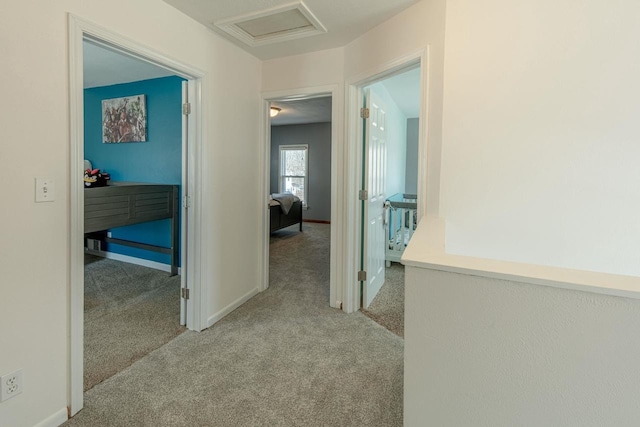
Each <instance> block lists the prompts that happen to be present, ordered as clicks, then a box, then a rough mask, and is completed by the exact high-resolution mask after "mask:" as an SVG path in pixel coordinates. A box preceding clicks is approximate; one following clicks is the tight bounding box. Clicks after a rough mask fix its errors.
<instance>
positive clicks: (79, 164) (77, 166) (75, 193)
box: [67, 14, 208, 416]
mask: <svg viewBox="0 0 640 427" xmlns="http://www.w3.org/2000/svg"><path fill="white" fill-rule="evenodd" d="M68 30H69V160H70V168H69V201H70V204H69V210H70V224H69V230H70V232H69V260H70V261H69V281H70V283H69V370H68V375H69V376H68V396H67V400H68V406H69V411H70V415H71V416H73V415H75V414H76V413H77V412H78V411H80V410H81V409H82V407H83V405H84V387H83V374H84V362H83V357H84V244H83V236H84V192H83V191H84V186H83V185H82V180H81V179H80V177H81V176H82V172H83V160H84V92H83V91H84V87H83V80H84V76H83V73H84V71H83V50H82V46H83V41H84V40H85V39H86V40H91V41H92V42H94V43H97V44H100V45H102V46H104V47H107V48H109V49H111V50H114V51H117V52H120V53H123V54H125V55H129V56H133V57H135V58H137V59H140V60H143V61H146V62H148V63H151V64H153V65H156V66H158V67H161V68H164V69H166V70H169V71H171V72H172V73H174V74H175V75H178V76H180V77H183V78H185V79H186V80H188V82H189V100H190V103H191V114H190V115H189V117H188V119H187V123H188V138H187V141H186V144H187V147H186V150H187V152H188V156H186V157H187V158H185V156H184V155H183V159H182V163H183V164H182V167H183V171H186V174H183V182H182V188H183V193H186V194H187V195H189V197H190V198H189V200H187V201H188V202H189V208H188V209H187V215H186V218H183V219H182V221H183V223H186V224H187V235H186V241H187V244H186V246H183V247H182V265H181V269H182V274H185V275H186V277H187V279H186V286H187V288H188V289H189V290H190V291H189V292H190V299H189V300H188V301H187V316H186V323H187V328H189V329H192V330H196V331H200V330H202V329H204V328H205V327H206V313H207V312H208V311H207V309H206V307H205V304H206V301H207V298H206V295H205V292H206V289H205V288H204V287H203V286H202V283H201V276H200V270H201V269H200V264H201V260H200V253H201V251H200V250H199V248H200V247H201V238H200V230H201V228H202V214H201V209H202V208H201V203H200V200H201V198H200V194H201V184H200V183H201V173H202V165H201V160H200V159H201V157H202V156H201V155H200V153H201V151H202V135H203V129H202V128H203V121H202V89H201V88H202V83H203V80H204V75H205V74H204V72H202V71H200V70H198V69H197V68H195V67H193V66H191V65H187V64H184V63H181V62H179V61H176V60H174V59H171V58H169V57H167V56H166V55H163V54H161V53H159V52H157V51H154V50H152V49H150V48H148V47H146V46H144V45H142V44H139V43H138V42H136V41H135V40H131V39H128V38H126V37H124V36H122V35H119V34H117V33H115V32H112V31H111V30H108V29H106V28H104V27H101V26H99V25H96V24H94V23H92V22H90V21H87V20H85V19H83V18H80V17H78V16H75V15H73V14H69V15H68ZM184 149H185V147H184V141H183V150H184ZM184 179H186V182H184ZM185 189H186V191H185ZM183 203H184V200H183ZM182 230H183V231H184V227H183V228H182ZM182 238H183V239H184V236H183V237H182ZM187 254H188V256H187ZM185 260H186V262H185Z"/></svg>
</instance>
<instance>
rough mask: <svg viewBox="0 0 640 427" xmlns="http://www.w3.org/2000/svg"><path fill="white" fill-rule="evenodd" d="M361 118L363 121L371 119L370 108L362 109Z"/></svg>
mask: <svg viewBox="0 0 640 427" xmlns="http://www.w3.org/2000/svg"><path fill="white" fill-rule="evenodd" d="M360 117H362V118H363V119H368V118H369V109H368V108H364V107H363V108H361V109H360Z"/></svg>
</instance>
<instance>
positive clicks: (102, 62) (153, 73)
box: [82, 41, 173, 89]
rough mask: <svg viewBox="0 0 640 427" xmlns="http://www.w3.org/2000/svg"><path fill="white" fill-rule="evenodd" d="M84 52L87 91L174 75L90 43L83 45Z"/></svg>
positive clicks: (85, 86) (86, 42)
mask: <svg viewBox="0 0 640 427" xmlns="http://www.w3.org/2000/svg"><path fill="white" fill-rule="evenodd" d="M82 51H83V67H84V88H85V89H87V88H91V87H99V86H110V85H115V84H120V83H130V82H137V81H140V80H148V79H156V78H159V77H167V76H172V75H173V73H171V72H169V71H167V70H165V69H164V68H160V67H158V66H155V65H152V64H149V63H148V62H145V61H142V60H139V59H136V58H133V57H131V56H127V55H123V54H121V53H118V52H114V51H112V50H109V49H107V48H105V47H102V46H98V45H95V44H93V43H91V42H88V41H85V42H84V43H83V44H82Z"/></svg>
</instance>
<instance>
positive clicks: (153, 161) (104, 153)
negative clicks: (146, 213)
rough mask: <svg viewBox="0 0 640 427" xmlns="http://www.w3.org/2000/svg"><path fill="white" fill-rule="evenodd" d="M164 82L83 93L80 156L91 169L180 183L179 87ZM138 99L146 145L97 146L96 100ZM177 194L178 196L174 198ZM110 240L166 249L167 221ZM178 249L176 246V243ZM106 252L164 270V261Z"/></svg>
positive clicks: (176, 80)
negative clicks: (143, 99)
mask: <svg viewBox="0 0 640 427" xmlns="http://www.w3.org/2000/svg"><path fill="white" fill-rule="evenodd" d="M183 80H184V79H182V78H180V77H164V78H160V79H152V80H144V81H139V82H134V83H125V84H119V85H113V86H104V87H97V88H91V89H85V91H84V152H85V159H87V160H90V161H91V163H92V165H93V167H94V168H97V169H100V170H101V171H106V172H108V173H110V174H111V180H113V181H132V182H146V183H155V184H176V185H180V184H181V181H182V81H183ZM140 94H144V95H146V97H147V100H146V101H147V141H146V142H127V143H120V144H103V143H102V100H104V99H111V98H120V97H123V96H133V95H140ZM180 194H182V192H180ZM111 233H112V236H113V237H114V238H119V239H126V240H132V241H135V242H141V243H147V244H151V245H158V246H165V247H169V246H170V245H171V236H170V221H169V220H168V219H165V220H160V221H153V222H147V223H143V224H136V225H130V226H127V227H119V228H114V229H112V230H111ZM178 244H180V242H178ZM107 250H108V251H110V252H114V253H118V254H122V255H129V256H132V257H136V258H142V259H147V260H151V261H156V262H161V263H164V264H170V262H171V261H170V260H171V258H170V256H169V255H167V254H160V253H157V252H151V251H145V250H142V249H136V248H130V247H127V246H121V245H114V244H110V245H109V246H108V248H107Z"/></svg>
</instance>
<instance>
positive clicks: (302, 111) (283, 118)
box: [271, 96, 331, 126]
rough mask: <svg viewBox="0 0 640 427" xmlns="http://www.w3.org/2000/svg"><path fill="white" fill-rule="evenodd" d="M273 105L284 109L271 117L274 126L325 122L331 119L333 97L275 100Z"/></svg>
mask: <svg viewBox="0 0 640 427" xmlns="http://www.w3.org/2000/svg"><path fill="white" fill-rule="evenodd" d="M271 106H272V107H278V108H281V109H282V110H281V111H280V113H279V114H278V115H277V116H275V117H273V118H272V119H271V125H272V126H281V125H297V124H307V123H325V122H330V121H331V97H330V96H324V97H321V98H311V99H303V100H295V101H273V102H271Z"/></svg>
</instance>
